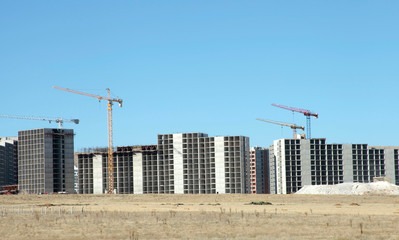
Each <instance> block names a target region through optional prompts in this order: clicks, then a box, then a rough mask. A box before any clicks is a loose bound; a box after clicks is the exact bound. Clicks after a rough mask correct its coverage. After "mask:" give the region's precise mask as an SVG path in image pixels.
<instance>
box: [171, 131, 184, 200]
mask: <svg viewBox="0 0 399 240" xmlns="http://www.w3.org/2000/svg"><path fill="white" fill-rule="evenodd" d="M173 163H174V167H173V171H174V184H175V193H179V194H183V193H184V181H183V134H181V133H179V134H173Z"/></svg>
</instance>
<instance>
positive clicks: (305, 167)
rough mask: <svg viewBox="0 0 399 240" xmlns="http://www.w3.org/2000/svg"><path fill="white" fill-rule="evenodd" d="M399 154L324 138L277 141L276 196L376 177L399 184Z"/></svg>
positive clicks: (273, 150)
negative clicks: (329, 140) (337, 142)
mask: <svg viewBox="0 0 399 240" xmlns="http://www.w3.org/2000/svg"><path fill="white" fill-rule="evenodd" d="M398 151H399V147H371V146H368V145H367V144H327V143H326V139H323V138H321V139H280V140H276V141H274V144H273V145H272V146H271V147H270V159H271V160H272V161H274V164H275V167H274V170H273V169H272V171H274V172H275V176H274V178H273V179H272V181H273V182H274V184H275V188H274V192H275V193H277V194H281V193H282V194H285V193H293V192H296V191H298V190H299V189H300V188H301V187H303V186H304V185H329V184H338V183H344V182H366V183H367V182H372V181H373V179H374V178H375V177H386V178H388V179H391V181H393V182H394V183H396V184H398V183H399V180H398V179H399V170H398V165H399V163H398V162H399V160H398ZM272 171H271V172H272Z"/></svg>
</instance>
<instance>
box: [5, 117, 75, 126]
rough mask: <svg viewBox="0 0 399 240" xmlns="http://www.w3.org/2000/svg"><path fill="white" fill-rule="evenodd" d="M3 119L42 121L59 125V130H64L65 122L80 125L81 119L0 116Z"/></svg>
mask: <svg viewBox="0 0 399 240" xmlns="http://www.w3.org/2000/svg"><path fill="white" fill-rule="evenodd" d="M0 117H1V118H14V119H26V120H40V121H48V122H49V123H51V122H56V123H58V126H59V128H62V126H63V123H64V122H71V123H75V124H79V119H64V118H47V117H32V116H15V115H0Z"/></svg>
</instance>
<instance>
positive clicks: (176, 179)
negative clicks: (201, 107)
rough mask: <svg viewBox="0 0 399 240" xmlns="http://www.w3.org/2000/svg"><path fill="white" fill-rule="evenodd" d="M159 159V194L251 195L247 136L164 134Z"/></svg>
mask: <svg viewBox="0 0 399 240" xmlns="http://www.w3.org/2000/svg"><path fill="white" fill-rule="evenodd" d="M158 160H159V164H160V166H165V170H164V171H161V170H160V191H159V192H160V193H192V194H195V193H203V194H205V193H247V192H249V138H248V137H244V136H221V137H208V135H207V134H205V133H179V134H161V135H158ZM162 177H164V178H162Z"/></svg>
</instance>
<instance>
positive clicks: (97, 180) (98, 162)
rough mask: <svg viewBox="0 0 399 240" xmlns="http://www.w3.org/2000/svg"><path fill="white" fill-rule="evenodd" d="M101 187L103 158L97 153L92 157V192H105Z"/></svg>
mask: <svg viewBox="0 0 399 240" xmlns="http://www.w3.org/2000/svg"><path fill="white" fill-rule="evenodd" d="M105 191H106V190H105V189H104V188H103V159H102V155H101V154H98V155H95V156H94V157H93V194H103V193H105Z"/></svg>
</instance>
